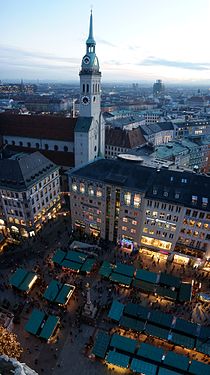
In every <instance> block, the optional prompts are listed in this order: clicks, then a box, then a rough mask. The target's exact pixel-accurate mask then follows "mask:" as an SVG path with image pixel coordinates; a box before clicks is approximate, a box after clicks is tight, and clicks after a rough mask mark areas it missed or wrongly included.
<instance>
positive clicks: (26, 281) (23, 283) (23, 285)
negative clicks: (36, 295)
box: [19, 272, 36, 292]
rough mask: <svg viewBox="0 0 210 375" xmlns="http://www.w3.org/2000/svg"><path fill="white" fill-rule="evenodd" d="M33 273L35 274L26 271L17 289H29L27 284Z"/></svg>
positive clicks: (25, 290)
mask: <svg viewBox="0 0 210 375" xmlns="http://www.w3.org/2000/svg"><path fill="white" fill-rule="evenodd" d="M35 275H36V274H35V272H28V273H27V275H26V276H25V278H24V279H23V281H22V283H21V284H20V285H19V289H20V290H22V291H24V292H27V291H28V290H29V289H30V288H29V285H30V283H31V281H32V280H33V278H34V276H35Z"/></svg>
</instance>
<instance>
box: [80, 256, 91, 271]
mask: <svg viewBox="0 0 210 375" xmlns="http://www.w3.org/2000/svg"><path fill="white" fill-rule="evenodd" d="M94 264H95V259H93V258H88V259H86V260H85V263H84V264H83V265H82V268H81V270H80V271H81V272H91V270H92V268H93V266H94Z"/></svg>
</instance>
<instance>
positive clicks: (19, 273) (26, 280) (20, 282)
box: [10, 268, 37, 292]
mask: <svg viewBox="0 0 210 375" xmlns="http://www.w3.org/2000/svg"><path fill="white" fill-rule="evenodd" d="M36 280H37V275H36V273H35V272H30V271H27V270H25V269H23V268H18V269H17V270H16V271H15V273H14V274H13V275H12V276H11V277H10V284H11V285H12V286H14V287H15V288H17V289H19V290H21V291H23V292H28V291H29V290H30V289H31V287H32V285H33V284H34V283H35V281H36Z"/></svg>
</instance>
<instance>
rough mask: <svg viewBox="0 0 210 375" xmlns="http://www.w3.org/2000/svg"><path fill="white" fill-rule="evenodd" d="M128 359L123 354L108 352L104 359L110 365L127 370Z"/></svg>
mask: <svg viewBox="0 0 210 375" xmlns="http://www.w3.org/2000/svg"><path fill="white" fill-rule="evenodd" d="M129 360H130V357H129V356H128V355H125V354H121V353H118V352H114V351H110V352H109V353H108V355H107V357H106V361H107V362H108V363H111V364H112V365H115V366H119V367H122V368H127V367H128V365H129Z"/></svg>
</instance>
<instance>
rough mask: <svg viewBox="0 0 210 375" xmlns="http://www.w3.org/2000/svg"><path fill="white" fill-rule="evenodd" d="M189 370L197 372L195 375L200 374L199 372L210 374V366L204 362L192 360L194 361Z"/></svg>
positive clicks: (192, 372)
mask: <svg viewBox="0 0 210 375" xmlns="http://www.w3.org/2000/svg"><path fill="white" fill-rule="evenodd" d="M188 371H189V373H190V374H195V375H198V374H199V375H201V374H202V375H210V366H209V365H206V364H205V363H203V362H198V361H195V360H192V363H191V365H190V368H189V370H188Z"/></svg>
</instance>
